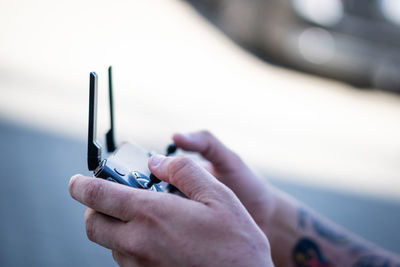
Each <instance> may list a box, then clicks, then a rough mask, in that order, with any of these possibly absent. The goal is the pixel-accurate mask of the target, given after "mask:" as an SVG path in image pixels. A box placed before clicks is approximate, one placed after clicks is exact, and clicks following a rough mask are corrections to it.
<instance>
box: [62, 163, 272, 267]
mask: <svg viewBox="0 0 400 267" xmlns="http://www.w3.org/2000/svg"><path fill="white" fill-rule="evenodd" d="M149 168H150V170H151V171H152V172H153V173H154V174H155V175H156V176H157V177H158V178H160V179H161V180H163V181H165V182H167V183H171V184H173V185H175V186H176V187H177V188H178V189H179V190H181V191H182V192H183V193H184V194H185V195H186V196H187V197H188V198H189V199H184V198H181V197H178V196H175V195H171V194H166V193H157V192H151V191H146V190H141V189H134V188H130V187H127V186H124V185H120V184H117V183H111V182H108V181H104V180H101V179H94V178H89V177H83V176H80V175H78V176H75V177H72V178H71V181H70V185H69V188H70V193H71V196H72V197H73V198H74V199H76V200H77V201H79V202H81V203H82V204H84V205H86V206H88V207H89V208H88V209H87V211H86V213H85V223H86V231H87V235H88V237H89V239H90V240H92V241H93V242H96V243H98V244H100V245H102V246H104V247H106V248H109V249H111V250H113V257H114V259H115V260H116V262H117V263H118V264H120V265H121V266H139V265H140V266H273V264H272V260H271V255H270V248H269V243H268V240H267V238H266V236H265V235H264V234H263V233H262V231H261V230H260V229H259V228H258V227H257V225H256V223H255V222H254V221H253V219H252V218H251V217H250V215H249V214H248V213H247V211H246V209H245V208H244V207H243V206H242V204H241V203H240V201H239V200H238V199H237V198H236V196H235V194H233V193H232V191H231V190H229V189H228V188H227V187H226V186H224V185H223V184H222V183H220V182H218V181H217V180H216V179H215V178H214V177H213V176H212V175H211V174H210V173H209V172H207V171H206V170H204V169H203V168H202V167H200V166H198V165H197V164H196V163H194V162H193V161H191V160H189V159H187V158H184V157H178V158H170V157H163V156H154V157H152V158H151V159H150V161H149Z"/></svg>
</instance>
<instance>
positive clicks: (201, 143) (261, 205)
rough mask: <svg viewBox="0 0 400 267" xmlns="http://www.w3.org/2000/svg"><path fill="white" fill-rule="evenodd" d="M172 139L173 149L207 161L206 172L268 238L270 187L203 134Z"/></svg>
mask: <svg viewBox="0 0 400 267" xmlns="http://www.w3.org/2000/svg"><path fill="white" fill-rule="evenodd" d="M173 140H174V143H175V145H176V146H177V147H179V148H181V149H183V150H186V151H191V152H198V153H200V154H201V155H202V156H203V158H204V159H206V160H207V164H206V166H205V167H206V169H207V170H208V171H209V172H210V173H211V174H212V175H214V176H215V177H217V178H218V180H220V181H221V182H222V183H224V184H225V185H226V186H228V187H229V188H230V189H232V191H233V192H234V193H235V194H236V196H237V197H238V198H239V199H240V201H241V202H242V203H243V205H244V206H245V207H246V209H247V211H248V212H249V213H250V214H251V216H252V217H253V219H254V220H255V221H256V223H257V224H258V226H259V227H260V228H261V229H262V230H263V231H264V233H265V234H267V236H268V238H269V234H270V232H271V231H273V229H271V227H270V226H271V225H272V220H273V218H274V216H273V213H274V211H275V206H276V205H275V204H276V203H275V202H276V196H275V191H274V189H273V187H272V186H270V185H268V184H267V183H266V182H265V181H261V180H260V179H259V178H258V177H257V176H256V175H254V173H253V172H252V171H251V170H250V169H249V168H248V167H247V166H246V164H244V162H243V161H242V160H241V159H240V158H239V156H238V155H236V154H235V153H234V152H232V151H231V150H230V149H228V148H227V147H226V146H224V145H223V144H222V143H221V142H220V141H219V140H217V139H216V138H215V137H214V136H213V135H212V134H210V133H209V132H207V131H201V132H196V133H192V134H175V135H174V136H173Z"/></svg>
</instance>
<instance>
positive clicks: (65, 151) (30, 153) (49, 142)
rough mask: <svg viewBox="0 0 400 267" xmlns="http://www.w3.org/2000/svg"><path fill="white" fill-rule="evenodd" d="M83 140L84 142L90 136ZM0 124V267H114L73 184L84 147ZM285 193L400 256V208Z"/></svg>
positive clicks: (322, 193) (293, 188)
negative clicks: (94, 239) (87, 226)
mask: <svg viewBox="0 0 400 267" xmlns="http://www.w3.org/2000/svg"><path fill="white" fill-rule="evenodd" d="M85 137H86V136H85ZM85 137H82V138H80V139H72V138H66V137H63V136H57V135H54V134H52V133H48V132H44V131H39V130H35V129H33V128H29V127H26V126H22V125H18V124H15V123H13V122H10V121H5V120H2V121H0V151H2V152H3V153H1V154H0V162H1V173H2V175H1V176H2V177H1V178H2V185H1V187H0V212H1V214H3V216H2V217H1V220H0V247H1V248H0V266H8V267H14V266H32V267H35V266H38V267H39V266H40V267H44V266H99V267H100V266H113V265H114V263H113V261H112V256H111V253H110V252H109V251H107V250H106V249H103V248H101V247H99V246H97V245H95V244H93V243H91V242H90V241H88V240H87V238H86V234H85V230H84V224H83V212H84V208H83V207H82V206H81V205H80V204H78V203H76V202H75V201H73V200H72V199H71V198H70V196H69V194H68V180H69V178H70V176H71V175H73V174H75V173H84V174H85V173H86V174H87V172H86V158H85V155H86V142H85V141H86V140H85ZM272 182H273V183H274V184H276V185H277V186H278V187H280V188H281V189H283V190H285V191H286V192H288V193H290V194H291V195H293V196H295V197H296V198H298V199H300V200H302V201H304V202H306V203H307V204H309V205H310V206H312V207H314V208H315V209H316V210H318V211H320V212H322V213H323V214H325V215H326V216H328V217H329V218H331V219H333V220H335V221H336V222H338V223H340V224H342V225H343V226H345V227H347V228H348V229H350V230H352V231H354V232H356V233H358V234H360V235H362V236H363V237H365V238H367V239H369V240H371V241H373V242H376V243H377V244H379V245H381V246H383V247H386V248H388V249H390V250H392V251H395V252H398V253H400V246H399V244H400V235H399V234H398V226H399V225H400V212H399V210H400V205H399V204H394V203H390V202H387V201H381V200H377V199H368V198H359V197H354V196H350V195H345V194H340V193H335V192H331V191H327V190H318V189H315V188H310V187H305V186H298V185H293V184H289V183H284V182H282V181H281V179H277V178H275V179H272Z"/></svg>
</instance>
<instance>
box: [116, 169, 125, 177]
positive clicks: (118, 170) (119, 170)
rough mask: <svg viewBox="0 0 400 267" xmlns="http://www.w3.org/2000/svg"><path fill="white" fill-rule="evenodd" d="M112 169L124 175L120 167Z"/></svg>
mask: <svg viewBox="0 0 400 267" xmlns="http://www.w3.org/2000/svg"><path fill="white" fill-rule="evenodd" d="M114 171H115V172H116V173H118V174H119V175H121V176H125V173H124V172H123V171H122V170H121V169H117V168H114Z"/></svg>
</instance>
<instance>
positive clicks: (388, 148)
mask: <svg viewBox="0 0 400 267" xmlns="http://www.w3.org/2000/svg"><path fill="white" fill-rule="evenodd" d="M0 23H1V25H3V27H1V28H0V117H1V118H2V121H3V122H2V123H1V125H0V134H1V137H2V138H1V139H0V145H1V151H2V161H1V165H0V166H1V172H2V181H3V184H2V186H1V187H0V188H1V189H0V190H1V196H0V197H1V201H2V202H1V206H0V207H1V212H2V214H4V216H3V217H4V219H3V218H2V220H1V221H2V222H1V223H2V228H1V236H0V238H1V244H0V245H1V247H2V248H1V249H0V265H1V266H3V264H2V263H3V262H2V261H4V263H7V264H6V265H4V266H20V265H30V266H47V265H48V266H53V265H57V266H64V265H65V266H71V265H75V264H71V263H76V265H82V266H90V265H92V266H100V263H102V264H104V265H108V266H109V265H111V256H110V255H109V253H108V252H107V251H105V250H103V249H101V248H98V247H96V246H94V245H90V243H89V242H88V241H86V239H85V234H84V229H83V222H82V221H83V218H82V216H83V208H82V207H81V206H79V205H78V204H76V203H74V202H73V201H72V200H71V199H70V198H69V196H68V193H67V182H68V179H69V177H70V176H71V175H72V174H74V173H77V172H84V171H85V170H86V166H85V162H86V161H85V158H84V157H85V154H86V151H85V149H86V143H85V142H86V134H87V108H88V106H87V105H88V79H89V71H97V72H98V74H99V77H100V78H99V81H100V86H99V90H100V91H101V93H100V99H99V100H100V101H99V107H100V108H101V111H100V112H99V126H100V131H99V135H100V137H101V136H102V133H104V131H105V129H106V127H107V123H108V121H107V116H108V113H107V110H106V108H107V102H106V97H107V95H106V94H105V92H106V83H107V82H106V68H107V66H108V64H112V65H113V66H114V78H115V83H114V85H115V105H116V126H117V129H116V130H117V133H118V136H117V137H118V138H117V139H118V140H119V141H121V140H126V139H127V138H128V137H130V138H132V139H133V140H134V141H135V142H136V143H139V144H141V145H142V146H144V147H145V148H148V149H150V150H151V149H156V150H158V151H162V149H164V147H165V145H166V144H168V143H169V142H170V136H171V134H172V133H173V132H175V131H193V130H197V129H202V128H206V129H210V130H211V131H213V132H214V133H216V134H217V136H219V137H220V138H221V139H222V140H223V141H224V142H225V143H226V144H228V145H229V146H230V147H232V148H233V149H234V150H236V151H237V152H238V153H239V154H240V155H241V156H242V157H243V158H244V159H245V160H246V161H247V162H249V163H250V164H251V165H253V166H254V167H255V168H256V169H258V170H260V173H263V174H264V175H265V174H267V175H265V177H275V178H274V181H275V183H276V184H278V185H279V186H281V187H282V188H284V189H285V190H287V191H289V192H290V193H292V194H294V195H295V196H298V197H300V198H301V199H303V200H304V201H306V202H308V203H311V204H312V205H313V206H314V207H315V208H317V209H318V210H321V211H323V212H324V214H326V215H328V216H329V217H331V218H333V219H335V220H337V221H338V222H339V223H342V224H343V225H345V226H347V227H348V228H350V229H351V230H354V231H356V232H358V233H360V234H361V235H363V236H365V237H367V238H368V239H370V240H372V241H375V242H377V243H378V244H381V245H383V246H385V247H387V248H390V249H392V250H394V251H397V252H400V247H399V244H400V241H399V240H400V235H399V234H398V229H396V226H398V225H399V224H400V218H399V212H398V211H399V209H400V205H399V203H400V164H398V162H399V160H400V142H399V138H398V137H399V136H400V124H399V123H398V122H399V118H400V98H399V97H398V96H396V95H391V94H387V93H382V92H377V91H373V90H368V91H362V90H356V89H353V88H350V87H348V86H346V85H343V84H340V83H336V82H332V81H327V80H323V79H318V78H315V77H310V76H306V75H303V74H298V73H295V72H291V71H286V70H282V69H279V68H275V67H272V66H269V65H266V64H265V63H263V62H261V61H259V60H258V59H256V58H254V57H252V56H251V55H249V54H247V53H246V52H244V51H242V50H241V49H240V48H238V47H236V46H235V45H234V44H233V43H231V42H230V41H229V40H227V39H226V38H225V37H224V36H223V35H221V34H220V33H219V32H217V31H216V30H215V29H214V28H212V27H211V26H210V25H209V24H207V23H206V22H205V21H204V20H202V18H200V17H199V16H198V15H197V14H196V13H195V12H194V11H193V10H192V9H191V8H190V7H189V6H187V5H185V4H184V3H182V2H180V1H174V0H167V1H156V0H148V1H130V2H128V1H122V0H117V1H113V2H109V1H77V0H71V1H45V0H39V1H27V0H26V1H24V0H16V1H2V2H0ZM10 121H12V123H9V122H10ZM21 125H23V126H21ZM35 129H40V130H35ZM309 185H312V186H313V187H315V189H312V188H311V187H309ZM335 192H336V193H335ZM338 192H342V193H338ZM344 192H345V193H344ZM27 251H28V252H27ZM47 251H49V253H45V252H47ZM24 263H30V264H24Z"/></svg>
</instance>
